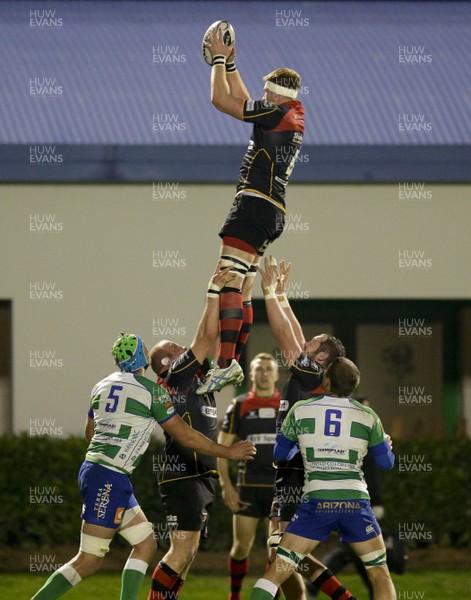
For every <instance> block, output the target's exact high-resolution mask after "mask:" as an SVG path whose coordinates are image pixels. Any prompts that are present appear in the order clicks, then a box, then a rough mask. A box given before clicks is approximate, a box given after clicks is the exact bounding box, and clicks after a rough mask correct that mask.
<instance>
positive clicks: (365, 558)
mask: <svg viewBox="0 0 471 600" xmlns="http://www.w3.org/2000/svg"><path fill="white" fill-rule="evenodd" d="M360 559H361V561H362V563H363V565H364V567H365V569H371V568H372V567H378V566H380V565H385V564H386V548H381V549H380V550H374V551H373V552H368V554H362V555H361V556H360Z"/></svg>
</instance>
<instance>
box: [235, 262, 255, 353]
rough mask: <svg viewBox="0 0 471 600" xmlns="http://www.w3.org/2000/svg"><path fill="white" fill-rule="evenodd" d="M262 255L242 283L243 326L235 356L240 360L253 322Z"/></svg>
mask: <svg viewBox="0 0 471 600" xmlns="http://www.w3.org/2000/svg"><path fill="white" fill-rule="evenodd" d="M260 258H261V257H260V256H257V257H256V258H255V260H254V262H253V263H252V265H251V267H250V268H249V270H248V271H247V274H246V275H245V278H244V282H243V284H242V321H243V323H242V327H241V329H240V331H239V337H238V338H237V344H236V350H235V358H236V360H237V361H239V359H240V356H241V354H242V352H243V350H244V347H245V344H246V343H247V341H248V339H249V335H250V330H251V328H252V323H253V307H252V288H253V284H254V282H255V276H256V275H257V271H258V265H259V263H260Z"/></svg>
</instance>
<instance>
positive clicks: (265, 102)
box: [262, 100, 276, 108]
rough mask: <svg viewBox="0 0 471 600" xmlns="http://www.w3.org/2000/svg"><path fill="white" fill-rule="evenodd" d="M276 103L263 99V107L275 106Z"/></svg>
mask: <svg viewBox="0 0 471 600" xmlns="http://www.w3.org/2000/svg"><path fill="white" fill-rule="evenodd" d="M275 107H276V104H274V103H273V102H269V101H268V100H262V108H275Z"/></svg>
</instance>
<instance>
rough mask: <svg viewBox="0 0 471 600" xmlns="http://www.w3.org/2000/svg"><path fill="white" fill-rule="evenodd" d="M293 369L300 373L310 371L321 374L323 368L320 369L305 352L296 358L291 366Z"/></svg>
mask: <svg viewBox="0 0 471 600" xmlns="http://www.w3.org/2000/svg"><path fill="white" fill-rule="evenodd" d="M290 368H293V369H297V370H300V371H310V372H314V373H323V372H324V367H322V366H321V365H320V364H319V363H318V362H316V361H315V360H313V359H312V358H309V356H308V355H307V354H306V353H305V352H301V353H300V354H299V355H298V357H297V358H296V359H295V360H294V362H293V363H292V364H291V367H290Z"/></svg>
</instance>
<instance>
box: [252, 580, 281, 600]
mask: <svg viewBox="0 0 471 600" xmlns="http://www.w3.org/2000/svg"><path fill="white" fill-rule="evenodd" d="M277 591H278V587H277V586H276V585H275V584H274V583H272V582H271V581H268V579H263V578H262V579H259V580H258V581H256V582H255V585H254V588H253V590H252V591H251V592H250V596H249V600H273V598H274V597H275V595H276V592H277Z"/></svg>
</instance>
